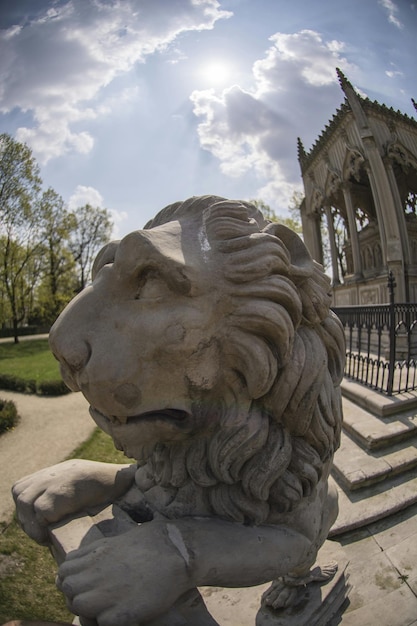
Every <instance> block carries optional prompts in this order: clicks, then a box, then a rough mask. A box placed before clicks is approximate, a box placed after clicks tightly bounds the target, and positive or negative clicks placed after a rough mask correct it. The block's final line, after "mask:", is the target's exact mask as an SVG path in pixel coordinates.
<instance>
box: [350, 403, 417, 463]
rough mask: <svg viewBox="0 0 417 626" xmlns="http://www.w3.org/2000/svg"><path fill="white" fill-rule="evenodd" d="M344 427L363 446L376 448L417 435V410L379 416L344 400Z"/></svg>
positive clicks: (370, 448) (371, 448)
mask: <svg viewBox="0 0 417 626" xmlns="http://www.w3.org/2000/svg"><path fill="white" fill-rule="evenodd" d="M343 418H344V424H343V428H344V430H345V431H346V432H348V433H349V434H350V435H351V437H352V438H353V439H355V440H356V441H357V442H358V443H359V444H360V445H361V446H362V447H363V448H367V449H369V450H376V449H378V448H386V447H388V446H390V445H392V444H395V443H398V442H400V441H404V440H406V439H408V438H409V437H413V436H415V435H417V410H415V409H414V410H413V409H412V410H409V411H407V412H405V413H401V414H398V415H390V416H388V417H379V416H377V415H373V414H372V413H370V412H369V411H366V410H365V409H362V408H361V407H360V406H357V405H356V404H354V403H353V402H351V401H350V400H348V399H346V398H344V400H343Z"/></svg>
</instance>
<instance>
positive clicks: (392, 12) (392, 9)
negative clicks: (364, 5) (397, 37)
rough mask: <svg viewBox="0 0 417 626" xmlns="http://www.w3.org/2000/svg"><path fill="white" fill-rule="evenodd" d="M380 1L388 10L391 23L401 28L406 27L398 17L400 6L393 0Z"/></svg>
mask: <svg viewBox="0 0 417 626" xmlns="http://www.w3.org/2000/svg"><path fill="white" fill-rule="evenodd" d="M378 3H379V4H380V5H381V6H382V7H384V9H385V10H386V11H387V13H388V21H389V23H390V24H393V25H394V26H396V27H397V28H399V29H402V28H404V24H403V23H402V22H401V21H400V20H399V19H398V17H397V13H398V7H397V5H396V4H395V2H393V0H378Z"/></svg>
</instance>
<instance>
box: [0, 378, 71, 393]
mask: <svg viewBox="0 0 417 626" xmlns="http://www.w3.org/2000/svg"><path fill="white" fill-rule="evenodd" d="M0 389H7V390H8V391H16V392H17V393H36V394H37V395H38V396H62V395H64V394H66V393H69V392H70V390H69V389H68V387H67V386H66V384H65V383H64V381H63V380H43V381H39V382H36V380H33V379H24V378H19V376H13V375H12V374H0Z"/></svg>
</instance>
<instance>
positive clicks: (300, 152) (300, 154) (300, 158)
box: [297, 137, 307, 171]
mask: <svg viewBox="0 0 417 626" xmlns="http://www.w3.org/2000/svg"><path fill="white" fill-rule="evenodd" d="M297 154H298V162H299V164H300V167H301V171H302V170H303V166H304V164H305V162H306V160H307V153H306V151H305V149H304V146H303V142H302V141H301V139H300V137H297Z"/></svg>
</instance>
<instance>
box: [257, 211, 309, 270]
mask: <svg viewBox="0 0 417 626" xmlns="http://www.w3.org/2000/svg"><path fill="white" fill-rule="evenodd" d="M263 232H264V233H268V234H270V235H274V236H275V237H278V239H280V240H281V241H282V243H283V244H284V246H285V247H286V248H287V250H288V252H289V255H290V260H291V270H290V273H291V277H292V278H293V279H294V280H297V279H298V280H303V279H305V278H309V277H310V276H311V275H312V274H313V271H314V261H313V259H312V258H311V255H310V253H309V251H308V250H307V248H306V246H305V244H304V242H303V240H302V239H301V237H299V236H298V235H297V233H295V232H294V231H293V230H291V229H290V228H287V226H284V225H283V224H277V223H271V224H268V226H266V227H265V228H264V229H263Z"/></svg>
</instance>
